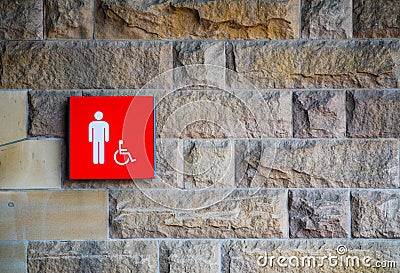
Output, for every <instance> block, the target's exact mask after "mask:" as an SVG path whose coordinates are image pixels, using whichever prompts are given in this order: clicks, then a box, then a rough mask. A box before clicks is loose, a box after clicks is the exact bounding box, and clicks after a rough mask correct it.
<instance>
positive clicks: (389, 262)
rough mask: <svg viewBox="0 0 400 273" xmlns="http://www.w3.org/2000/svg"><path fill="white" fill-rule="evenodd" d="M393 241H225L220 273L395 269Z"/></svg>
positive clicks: (340, 272)
mask: <svg viewBox="0 0 400 273" xmlns="http://www.w3.org/2000/svg"><path fill="white" fill-rule="evenodd" d="M399 248H400V242H399V241H398V240H397V241H396V240H385V241H376V240H375V241H374V240H350V239H347V240H345V239H334V240H332V239H329V240H321V239H319V240H310V239H307V240H227V241H224V242H223V243H222V255H221V257H222V271H221V272H223V273H228V272H229V273H241V272H249V273H252V272H254V273H256V272H257V273H259V272H265V273H267V272H268V273H278V272H282V273H287V272H290V273H302V272H307V273H343V272H346V273H361V272H373V273H379V272H385V271H386V272H398V268H396V267H398V264H399V262H400V255H399V251H398V249H399Z"/></svg>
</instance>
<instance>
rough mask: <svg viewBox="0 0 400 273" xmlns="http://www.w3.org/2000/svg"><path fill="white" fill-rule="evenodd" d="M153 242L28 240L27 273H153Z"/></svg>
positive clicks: (155, 263)
mask: <svg viewBox="0 0 400 273" xmlns="http://www.w3.org/2000/svg"><path fill="white" fill-rule="evenodd" d="M157 253H158V247H157V242H156V241H150V240H146V241H66V242H60V241H47V242H30V243H29V246H28V271H29V272H138V273H139V272H142V273H147V272H157V266H158V265H157V264H158V258H157V256H158V255H157Z"/></svg>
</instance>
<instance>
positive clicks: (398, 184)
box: [396, 139, 400, 188]
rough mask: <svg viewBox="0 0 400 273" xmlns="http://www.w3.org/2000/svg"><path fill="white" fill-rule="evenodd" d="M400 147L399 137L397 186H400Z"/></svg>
mask: <svg viewBox="0 0 400 273" xmlns="http://www.w3.org/2000/svg"><path fill="white" fill-rule="evenodd" d="M399 149H400V140H399V139H397V177H396V178H397V188H400V166H399V164H400V153H399Z"/></svg>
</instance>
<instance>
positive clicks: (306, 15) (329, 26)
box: [301, 0, 353, 39]
mask: <svg viewBox="0 0 400 273" xmlns="http://www.w3.org/2000/svg"><path fill="white" fill-rule="evenodd" d="M301 13H302V17H301V21H302V27H301V28H302V29H301V37H302V38H304V39H346V38H351V37H353V24H352V23H353V22H352V1H351V0H328V1H319V0H305V1H303V5H302V8H301Z"/></svg>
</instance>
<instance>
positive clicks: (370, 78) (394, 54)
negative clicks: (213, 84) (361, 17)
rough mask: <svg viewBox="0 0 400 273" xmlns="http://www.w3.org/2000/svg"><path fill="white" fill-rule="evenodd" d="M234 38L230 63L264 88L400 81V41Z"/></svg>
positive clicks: (394, 84) (395, 83)
mask: <svg viewBox="0 0 400 273" xmlns="http://www.w3.org/2000/svg"><path fill="white" fill-rule="evenodd" d="M232 43H233V45H232V50H231V51H230V50H228V54H231V55H232V56H230V57H229V58H228V59H231V60H234V61H232V62H231V63H229V68H230V69H232V70H234V71H236V72H238V73H239V74H241V75H242V76H243V77H245V78H247V79H249V81H251V82H253V83H254V84H255V85H256V86H257V87H258V88H377V87H385V88H393V87H397V86H399V84H400V83H399V82H400V81H399V77H400V76H399V73H398V71H399V65H400V54H399V49H400V42H399V41H398V40H322V41H304V40H298V41H274V42H261V41H251V42H250V41H237V42H232ZM228 49H229V47H228ZM228 81H229V79H228ZM228 84H229V82H228Z"/></svg>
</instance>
